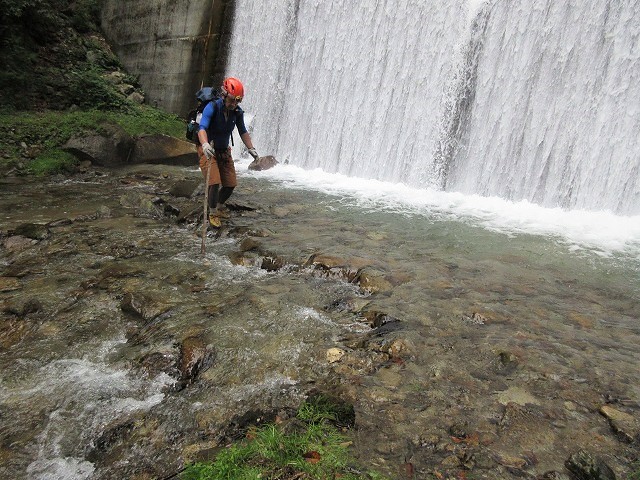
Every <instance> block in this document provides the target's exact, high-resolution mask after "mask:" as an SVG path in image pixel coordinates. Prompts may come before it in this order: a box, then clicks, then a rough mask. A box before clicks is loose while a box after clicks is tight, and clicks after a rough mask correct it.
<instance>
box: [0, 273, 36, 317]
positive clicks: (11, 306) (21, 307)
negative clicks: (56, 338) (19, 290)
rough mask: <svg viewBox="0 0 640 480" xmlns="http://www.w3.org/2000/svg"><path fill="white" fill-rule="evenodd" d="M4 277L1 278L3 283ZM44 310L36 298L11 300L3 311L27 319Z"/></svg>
mask: <svg viewBox="0 0 640 480" xmlns="http://www.w3.org/2000/svg"><path fill="white" fill-rule="evenodd" d="M1 279H2V277H0V283H1ZM41 310H42V303H40V301H39V300H37V299H35V298H29V299H26V300H24V299H21V298H10V299H9V300H8V301H7V303H6V304H5V305H4V307H3V311H5V312H6V313H11V314H13V315H18V316H20V317H26V316H27V315H29V314H32V313H37V312H39V311H41Z"/></svg>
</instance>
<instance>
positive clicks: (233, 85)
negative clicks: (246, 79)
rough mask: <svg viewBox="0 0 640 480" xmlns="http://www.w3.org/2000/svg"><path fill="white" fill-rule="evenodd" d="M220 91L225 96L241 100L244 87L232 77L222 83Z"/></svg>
mask: <svg viewBox="0 0 640 480" xmlns="http://www.w3.org/2000/svg"><path fill="white" fill-rule="evenodd" d="M222 90H223V91H224V92H225V94H227V95H231V96H232V97H235V98H236V100H242V97H244V86H243V85H242V82H241V81H240V80H238V79H237V78H234V77H229V78H227V79H225V81H224V82H222Z"/></svg>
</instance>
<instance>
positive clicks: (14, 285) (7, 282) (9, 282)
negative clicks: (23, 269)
mask: <svg viewBox="0 0 640 480" xmlns="http://www.w3.org/2000/svg"><path fill="white" fill-rule="evenodd" d="M21 288H22V282H21V281H20V280H18V279H17V278H15V277H0V292H12V291H14V290H19V289H21Z"/></svg>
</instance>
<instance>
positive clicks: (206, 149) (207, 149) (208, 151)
mask: <svg viewBox="0 0 640 480" xmlns="http://www.w3.org/2000/svg"><path fill="white" fill-rule="evenodd" d="M202 153H204V154H205V156H206V157H207V158H212V157H213V156H214V155H215V154H216V152H215V151H214V150H213V147H212V146H211V145H209V142H205V143H203V144H202Z"/></svg>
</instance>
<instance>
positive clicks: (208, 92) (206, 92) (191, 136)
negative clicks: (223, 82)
mask: <svg viewBox="0 0 640 480" xmlns="http://www.w3.org/2000/svg"><path fill="white" fill-rule="evenodd" d="M219 97H220V91H219V90H218V89H216V88H214V87H203V88H201V89H200V90H198V91H197V92H196V100H197V102H198V104H197V106H196V108H195V109H194V110H191V111H190V112H189V113H188V114H187V133H186V135H185V136H186V137H187V140H191V141H192V142H195V143H196V144H197V143H200V142H199V141H198V129H199V128H200V117H202V111H203V110H204V107H206V106H207V105H208V104H209V102H211V101H212V100H216V99H218V98H219Z"/></svg>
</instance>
